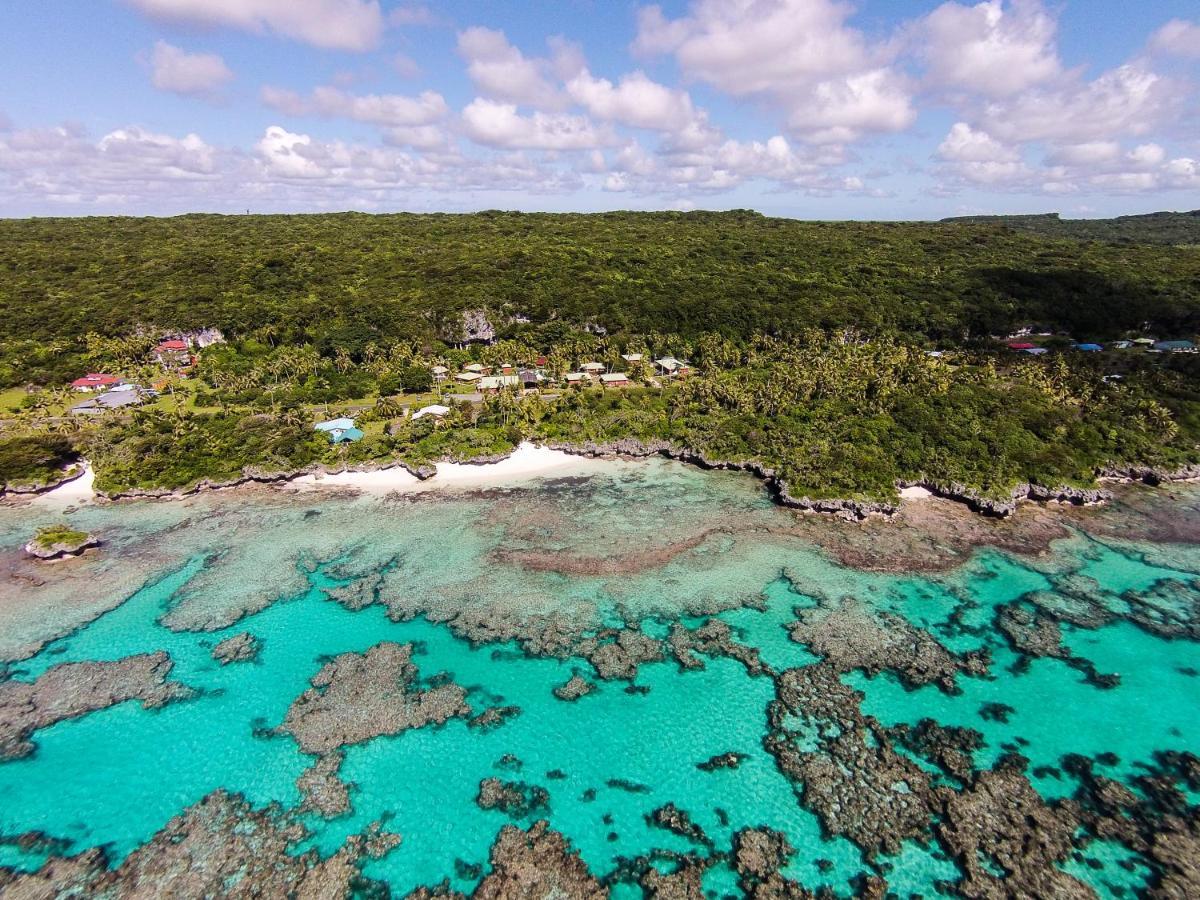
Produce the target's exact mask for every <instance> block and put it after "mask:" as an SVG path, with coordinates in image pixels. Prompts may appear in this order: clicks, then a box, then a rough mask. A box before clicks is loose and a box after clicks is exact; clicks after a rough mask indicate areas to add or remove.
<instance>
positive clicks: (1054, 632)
mask: <svg viewBox="0 0 1200 900" xmlns="http://www.w3.org/2000/svg"><path fill="white" fill-rule="evenodd" d="M996 627H997V628H998V629H999V630H1000V633H1001V634H1003V635H1004V636H1005V637H1006V638H1007V639H1008V643H1009V645H1010V646H1011V647H1012V648H1013V649H1014V650H1016V651H1017V652H1018V653H1020V654H1021V656H1022V660H1021V665H1025V664H1028V660H1029V659H1031V658H1033V657H1041V656H1045V657H1052V658H1054V659H1061V660H1062V661H1063V662H1065V663H1066V664H1067V665H1069V666H1071V668H1073V669H1077V670H1079V671H1080V672H1083V674H1084V677H1085V678H1086V679H1087V681H1088V683H1089V684H1092V685H1095V686H1096V687H1100V688H1112V687H1116V686H1117V685H1118V684H1120V682H1121V676H1120V675H1116V674H1106V673H1101V672H1098V671H1097V670H1096V666H1095V664H1094V663H1093V662H1092V661H1091V660H1089V659H1085V658H1084V657H1082V656H1076V655H1075V654H1073V653H1072V652H1071V651H1070V649H1069V648H1068V647H1067V646H1066V645H1065V644H1063V642H1062V629H1061V628H1060V627H1059V624H1058V622H1056V621H1055V620H1054V619H1052V618H1051V617H1049V616H1047V615H1045V614H1044V613H1041V612H1034V611H1031V610H1029V609H1027V608H1025V607H1024V606H1019V605H1010V606H1002V607H1000V608H999V610H998V611H997V613H996Z"/></svg>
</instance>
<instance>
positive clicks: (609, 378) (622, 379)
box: [600, 372, 629, 388]
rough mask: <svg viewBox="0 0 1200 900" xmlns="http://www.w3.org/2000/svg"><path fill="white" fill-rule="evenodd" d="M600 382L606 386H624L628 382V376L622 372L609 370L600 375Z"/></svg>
mask: <svg viewBox="0 0 1200 900" xmlns="http://www.w3.org/2000/svg"><path fill="white" fill-rule="evenodd" d="M600 383H601V384H602V385H604V386H605V387H606V388H610V387H626V386H627V385H628V384H629V376H628V375H626V374H625V373H624V372H609V373H608V374H606V375H601V376H600Z"/></svg>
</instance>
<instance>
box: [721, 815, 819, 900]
mask: <svg viewBox="0 0 1200 900" xmlns="http://www.w3.org/2000/svg"><path fill="white" fill-rule="evenodd" d="M795 854H796V848H794V847H793V846H792V845H791V844H790V843H789V842H788V839H787V836H786V835H785V834H783V833H782V832H780V831H775V830H774V829H772V828H767V827H765V826H763V827H760V828H744V829H742V830H741V831H739V832H737V834H735V835H734V836H733V859H732V865H733V870H734V871H735V872H737V876H738V885H739V886H740V887H741V889H742V891H743V892H744V893H745V895H746V897H748V898H750V900H776V898H778V900H808V898H811V897H812V896H813V895H812V894H811V893H810V892H809V891H807V890H805V889H804V888H803V887H802V886H801V885H799V884H798V883H797V882H795V881H792V880H791V879H788V878H785V877H783V876H782V875H781V874H780V870H781V869H782V868H783V867H784V866H786V865H787V863H788V860H789V859H791V858H792V857H793V856H795Z"/></svg>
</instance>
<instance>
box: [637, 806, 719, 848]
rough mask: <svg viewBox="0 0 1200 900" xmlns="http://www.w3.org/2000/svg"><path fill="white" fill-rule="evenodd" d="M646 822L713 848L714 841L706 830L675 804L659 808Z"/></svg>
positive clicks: (647, 817)
mask: <svg viewBox="0 0 1200 900" xmlns="http://www.w3.org/2000/svg"><path fill="white" fill-rule="evenodd" d="M646 821H647V822H649V823H650V824H651V825H654V826H656V827H658V828H665V829H666V830H667V831H670V832H672V833H674V834H677V835H679V836H680V837H683V838H687V839H688V840H689V841H693V842H694V843H697V844H703V845H705V846H708V847H711V846H712V841H711V840H709V837H708V835H707V834H705V833H704V829H703V828H701V827H700V826H699V825H697V824H696V823H695V822H694V821H692V817H691V816H690V815H689V814H688V812H687V810H683V809H680V808H679V807H678V806H676V805H675V804H674V803H667V804H666V805H664V806H660V807H658V808H657V809H656V810H654V811H653V812H652V813H650V815H648V816H646Z"/></svg>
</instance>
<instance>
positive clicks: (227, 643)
mask: <svg viewBox="0 0 1200 900" xmlns="http://www.w3.org/2000/svg"><path fill="white" fill-rule="evenodd" d="M261 648H262V644H261V643H260V642H259V640H258V638H256V637H255V636H254V635H252V634H251V633H250V632H248V631H243V632H242V633H241V634H235V635H234V636H233V637H227V638H225V640H223V641H221V643H219V644H217V646H215V647H213V651H212V658H213V659H215V660H216V661H217V662H219V663H220V664H221V665H223V666H227V665H229V664H230V663H235V662H250V661H251V660H253V659H256V658H257V657H258V651H259V650H260V649H261Z"/></svg>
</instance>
